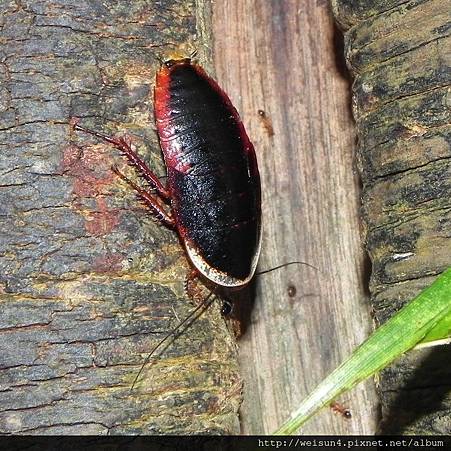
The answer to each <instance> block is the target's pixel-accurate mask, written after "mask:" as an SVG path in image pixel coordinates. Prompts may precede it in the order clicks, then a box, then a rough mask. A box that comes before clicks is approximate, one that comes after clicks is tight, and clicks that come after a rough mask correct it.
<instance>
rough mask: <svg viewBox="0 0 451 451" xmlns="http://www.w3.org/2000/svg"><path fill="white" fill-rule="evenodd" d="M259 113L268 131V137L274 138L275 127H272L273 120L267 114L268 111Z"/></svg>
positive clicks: (259, 111)
mask: <svg viewBox="0 0 451 451" xmlns="http://www.w3.org/2000/svg"><path fill="white" fill-rule="evenodd" d="M257 113H258V115H259V116H260V120H261V123H262V125H263V128H264V129H265V130H266V133H267V134H268V136H269V137H271V136H274V127H273V126H272V122H271V119H270V118H269V116H268V115H267V114H266V111H264V110H258V111H257Z"/></svg>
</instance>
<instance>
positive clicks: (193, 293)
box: [183, 268, 203, 303]
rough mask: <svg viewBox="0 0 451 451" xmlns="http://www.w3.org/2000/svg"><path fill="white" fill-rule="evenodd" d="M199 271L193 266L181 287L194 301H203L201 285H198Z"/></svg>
mask: <svg viewBox="0 0 451 451" xmlns="http://www.w3.org/2000/svg"><path fill="white" fill-rule="evenodd" d="M199 275H200V273H199V271H198V270H197V269H195V268H193V269H191V270H190V271H189V272H188V274H187V275H186V277H185V281H184V284H183V288H184V289H185V294H186V295H187V296H188V297H189V298H190V299H192V300H193V301H194V302H195V303H199V302H202V301H203V293H202V287H201V286H200V285H199Z"/></svg>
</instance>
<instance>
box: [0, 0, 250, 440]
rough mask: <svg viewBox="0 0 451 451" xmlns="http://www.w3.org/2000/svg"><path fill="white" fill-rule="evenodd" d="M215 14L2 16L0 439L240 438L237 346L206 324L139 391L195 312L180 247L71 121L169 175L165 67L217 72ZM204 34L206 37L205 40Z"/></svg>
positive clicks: (219, 325) (7, 9) (32, 10)
mask: <svg viewBox="0 0 451 451" xmlns="http://www.w3.org/2000/svg"><path fill="white" fill-rule="evenodd" d="M208 18H209V13H208V4H204V3H202V2H198V3H197V4H196V5H195V4H194V2H193V1H188V0H180V1H179V0H165V1H164V2H156V1H151V0H149V1H144V0H137V1H133V2H113V3H110V2H102V1H100V0H99V1H98V0H89V1H88V0H86V1H80V2H68V1H65V0H56V1H51V2H47V1H40V0H24V1H3V2H1V5H0V43H1V46H0V80H1V90H0V133H1V137H0V143H1V158H0V166H1V168H0V193H1V194H0V195H1V199H0V227H1V232H0V233H1V235H0V243H1V244H0V245H1V259H0V287H1V294H0V433H2V434H10V433H14V434H23V433H27V434H119V433H140V434H146V433H195V432H197V433H206V432H212V433H213V432H214V433H231V432H237V431H238V430H239V425H238V415H237V410H238V406H239V403H240V388H241V381H240V377H239V373H238V366H237V359H236V348H235V344H234V342H233V340H232V339H231V338H230V334H229V333H228V331H227V329H226V327H225V324H224V322H223V320H222V318H221V317H220V315H219V312H218V311H219V306H216V305H215V308H212V309H210V311H209V312H208V313H207V314H205V315H204V316H203V318H202V319H201V320H200V321H198V322H197V324H196V325H195V326H194V327H193V328H191V329H190V331H189V333H188V334H185V335H184V336H183V337H182V338H180V339H179V341H178V342H177V345H175V346H172V347H171V348H170V349H169V350H168V351H167V352H166V353H165V354H164V356H163V357H161V358H159V359H158V361H157V362H156V364H155V365H153V366H148V367H147V368H146V370H145V371H144V374H143V378H142V380H141V382H140V383H138V384H137V387H136V389H135V390H134V391H133V392H130V385H131V383H132V380H133V378H134V377H135V375H136V373H137V371H138V369H139V367H140V364H141V362H142V360H143V357H144V356H145V355H146V353H147V352H148V351H149V349H150V348H151V347H152V346H153V345H154V344H155V343H156V342H157V341H158V340H160V339H161V338H162V337H163V336H164V335H165V334H166V332H168V331H169V330H170V329H171V328H172V327H174V326H175V325H176V324H177V321H178V318H183V317H185V316H186V315H187V313H188V312H189V311H191V310H192V306H191V305H190V303H189V302H188V301H187V299H185V298H183V289H182V284H183V279H184V276H185V271H186V269H187V265H186V260H185V257H184V254H183V252H182V249H181V246H180V244H179V242H178V240H177V238H176V236H175V235H174V234H172V233H170V232H169V231H167V230H165V229H164V228H162V227H160V226H158V225H156V224H154V223H153V221H152V219H151V218H150V217H149V215H148V214H146V211H145V210H144V208H141V206H140V205H139V204H138V203H137V202H136V200H135V199H134V196H133V194H132V193H130V192H129V190H128V189H127V188H126V187H124V186H123V184H122V183H121V182H120V181H118V179H117V178H116V177H114V176H113V174H112V172H111V171H110V166H111V165H112V164H113V163H115V164H117V165H119V167H123V166H125V165H124V162H123V160H122V158H121V157H120V156H119V155H118V154H117V152H115V151H113V150H112V149H111V148H110V147H109V146H106V145H104V144H103V143H98V142H96V141H95V140H94V139H91V138H89V137H81V136H75V135H71V134H70V132H69V126H68V120H69V117H70V116H79V117H81V118H82V122H83V124H84V125H86V126H90V127H92V128H95V129H99V130H103V131H104V132H107V133H118V132H124V131H127V132H128V133H131V134H133V135H134V136H135V142H136V145H137V146H138V149H139V152H140V153H141V154H142V155H143V156H144V157H145V159H146V160H147V161H149V162H150V163H151V165H152V166H153V167H154V168H157V171H158V173H160V174H163V173H164V171H163V166H162V163H161V156H160V152H159V150H158V145H157V141H156V135H155V133H154V131H153V128H154V125H153V118H152V85H153V82H154V75H155V71H156V69H157V67H158V62H157V60H156V58H155V56H156V55H164V54H165V52H166V51H167V50H169V49H172V48H177V47H179V46H180V45H183V44H187V46H188V50H192V48H193V47H197V49H198V51H199V55H200V59H201V61H209V60H210V57H209V55H208V51H209V50H208V49H209V42H207V40H208V39H209V38H208V36H209V30H210V27H209V25H208ZM202 27H204V28H202Z"/></svg>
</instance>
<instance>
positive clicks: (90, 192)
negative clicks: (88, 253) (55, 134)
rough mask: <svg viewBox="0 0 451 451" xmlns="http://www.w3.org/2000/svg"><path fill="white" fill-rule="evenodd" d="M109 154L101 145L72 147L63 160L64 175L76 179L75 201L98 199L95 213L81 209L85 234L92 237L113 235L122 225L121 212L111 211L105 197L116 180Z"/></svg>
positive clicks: (74, 184) (69, 147)
mask: <svg viewBox="0 0 451 451" xmlns="http://www.w3.org/2000/svg"><path fill="white" fill-rule="evenodd" d="M110 154H111V152H110V150H109V149H105V148H104V147H103V146H102V145H93V146H83V147H79V146H75V145H70V146H68V147H67V148H66V149H65V150H64V153H63V158H62V160H61V169H62V171H63V173H64V174H67V175H70V176H71V177H73V194H74V195H75V197H76V198H78V199H81V198H92V197H95V198H96V203H97V208H96V210H95V211H88V212H86V210H85V209H80V211H81V214H82V215H83V216H84V217H85V228H86V231H87V232H88V233H89V234H90V235H93V236H102V235H106V234H108V233H110V232H111V231H112V230H113V229H114V228H115V227H116V226H117V225H118V224H119V221H120V212H119V210H118V209H114V208H109V207H108V205H107V202H106V199H105V197H104V196H105V195H106V194H107V193H108V187H109V186H110V185H111V183H112V182H113V180H114V177H115V176H114V174H113V172H112V171H111V165H112V163H113V160H112V159H111V156H110ZM75 205H77V202H75Z"/></svg>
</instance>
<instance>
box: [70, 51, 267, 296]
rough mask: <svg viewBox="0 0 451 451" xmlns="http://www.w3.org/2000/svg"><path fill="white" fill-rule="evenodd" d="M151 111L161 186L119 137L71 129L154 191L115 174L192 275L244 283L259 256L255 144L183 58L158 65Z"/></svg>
mask: <svg viewBox="0 0 451 451" xmlns="http://www.w3.org/2000/svg"><path fill="white" fill-rule="evenodd" d="M154 109H155V121H156V125H157V133H158V137H159V141H160V146H161V150H162V152H163V157H164V161H165V164H166V170H167V183H166V186H164V185H163V184H162V183H161V181H160V180H159V179H158V177H157V176H156V175H155V174H154V173H153V172H152V171H151V170H150V169H149V167H148V166H147V165H146V164H145V163H144V161H143V160H142V159H141V158H140V157H139V156H138V155H137V154H136V152H135V151H134V150H133V149H132V146H131V143H130V142H128V141H127V140H126V139H124V138H111V137H108V136H105V135H103V134H100V133H97V132H93V131H91V130H88V129H85V128H83V127H81V126H79V125H78V124H75V126H74V127H75V129H76V130H80V131H84V132H87V133H90V134H92V135H94V136H97V137H99V138H102V139H104V140H105V141H107V142H109V143H111V144H113V145H114V146H115V147H116V148H118V149H119V150H120V151H121V152H122V153H123V154H124V155H125V156H126V157H127V159H128V160H129V162H130V163H131V165H132V166H134V167H135V168H136V170H137V171H138V172H139V173H140V174H141V175H142V176H143V177H144V178H145V180H146V181H147V182H148V183H149V184H150V186H151V187H152V188H153V189H155V190H156V193H155V194H154V193H152V192H150V191H148V190H145V189H143V188H141V187H140V186H138V185H136V184H135V183H133V182H132V181H131V180H129V179H128V178H126V177H125V176H124V175H123V174H121V173H120V172H118V171H117V170H116V173H117V174H118V175H119V176H120V177H121V178H122V179H124V180H125V181H126V182H127V183H128V184H129V185H130V186H131V187H132V188H133V189H134V190H135V191H136V192H137V194H138V196H139V197H140V198H141V199H142V200H143V201H144V203H145V204H146V205H147V207H148V208H149V210H150V211H151V212H152V213H153V215H154V216H155V217H156V218H157V219H158V220H159V221H160V222H161V223H162V224H164V225H165V226H167V227H169V228H171V229H175V230H176V232H177V234H178V236H179V237H180V241H181V242H182V243H183V245H184V247H185V250H186V253H187V255H188V257H189V260H190V262H191V263H192V266H193V267H194V268H195V269H196V271H197V272H198V273H199V274H201V275H202V276H204V277H205V278H206V279H207V280H209V281H211V282H212V283H213V284H214V285H215V286H221V287H229V288H240V287H243V286H245V285H246V284H248V282H249V281H250V280H251V279H252V276H253V275H254V272H255V268H256V267H257V262H258V257H259V253H260V246H261V188H260V176H259V172H258V167H257V159H256V156H255V151H254V147H253V145H252V143H251V141H250V140H249V138H248V136H247V134H246V131H245V129H244V126H243V123H242V122H241V119H240V117H239V115H238V112H237V110H236V109H235V108H234V106H233V105H232V103H231V101H230V99H229V98H228V96H227V94H226V93H225V92H224V91H223V90H222V89H221V88H220V87H219V85H218V84H217V83H216V82H215V81H214V80H213V79H212V78H211V77H209V76H208V75H207V74H206V72H205V71H204V70H203V69H202V68H201V67H200V66H199V65H198V64H195V63H193V62H192V61H191V59H190V58H184V59H178V60H168V61H165V62H164V63H163V64H162V65H161V67H160V70H159V71H158V73H157V76H156V85H155V91H154ZM167 204H169V207H168V205H167Z"/></svg>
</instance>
